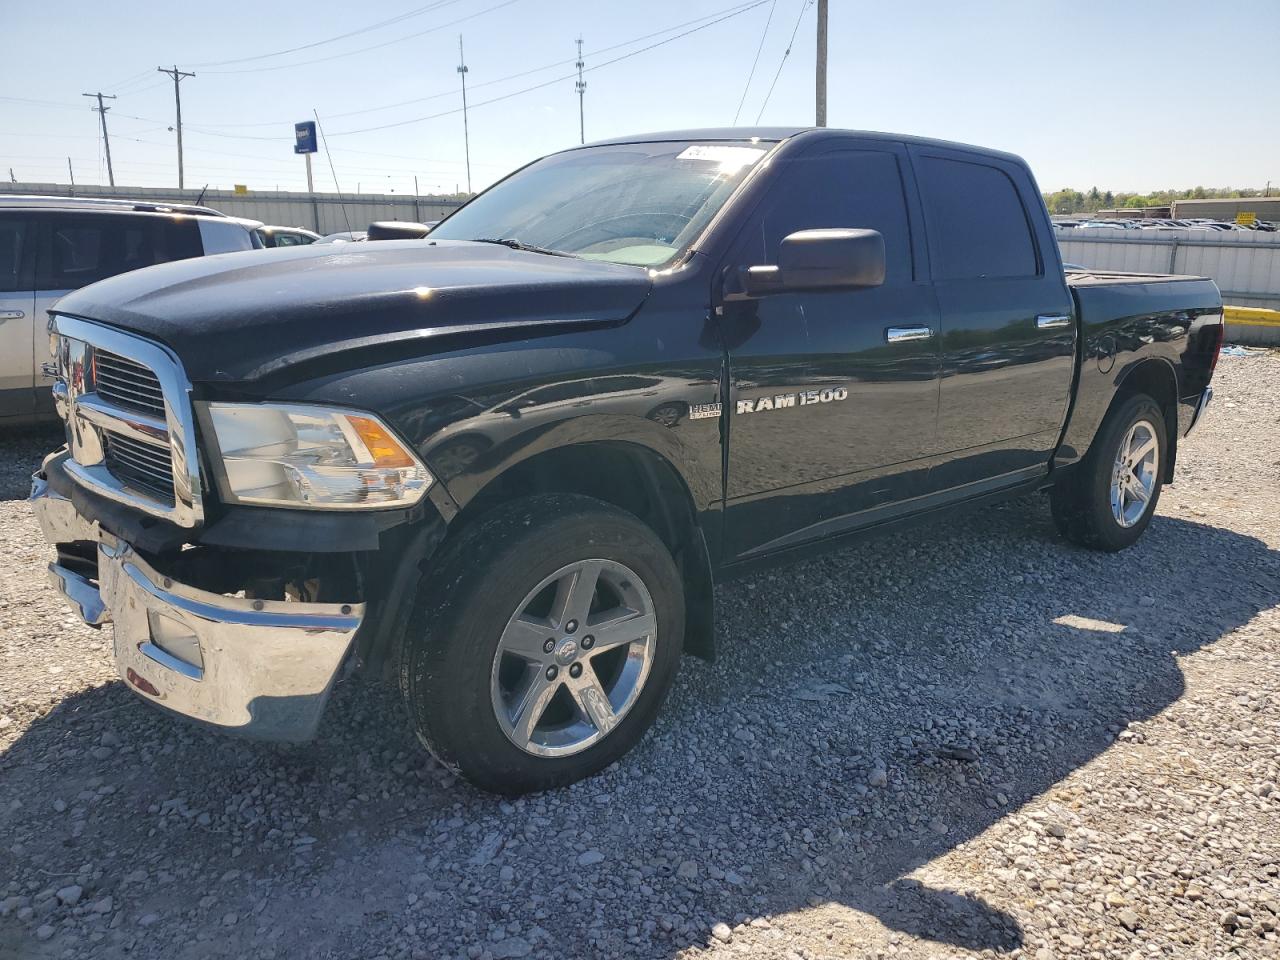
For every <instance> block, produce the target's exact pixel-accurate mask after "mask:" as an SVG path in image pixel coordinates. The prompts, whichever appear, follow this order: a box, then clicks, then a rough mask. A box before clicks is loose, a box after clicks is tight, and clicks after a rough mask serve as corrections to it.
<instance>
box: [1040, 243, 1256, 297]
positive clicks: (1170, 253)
mask: <svg viewBox="0 0 1280 960" xmlns="http://www.w3.org/2000/svg"><path fill="white" fill-rule="evenodd" d="M1054 233H1055V234H1057V237H1058V246H1059V247H1060V248H1061V249H1062V259H1063V260H1065V261H1067V262H1068V263H1078V264H1080V265H1081V266H1083V267H1092V268H1094V269H1098V270H1122V271H1128V272H1131V273H1179V274H1190V275H1193V276H1200V277H1209V278H1210V279H1212V280H1213V281H1214V282H1215V283H1217V284H1218V287H1219V289H1221V290H1222V299H1223V302H1225V303H1231V304H1235V305H1236V306H1241V307H1269V308H1271V309H1273V310H1274V309H1280V233H1262V232H1258V231H1251V230H1250V231H1232V232H1230V233H1210V232H1208V231H1205V230H1109V229H1105V228H1103V227H1094V228H1091V229H1088V230H1078V229H1075V228H1072V227H1057V228H1055V229H1054Z"/></svg>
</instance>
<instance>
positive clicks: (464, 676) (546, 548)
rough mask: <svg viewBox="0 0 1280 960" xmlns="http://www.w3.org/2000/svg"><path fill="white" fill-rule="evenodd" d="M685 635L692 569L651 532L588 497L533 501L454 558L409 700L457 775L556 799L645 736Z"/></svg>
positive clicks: (435, 579)
mask: <svg viewBox="0 0 1280 960" xmlns="http://www.w3.org/2000/svg"><path fill="white" fill-rule="evenodd" d="M683 631H684V597H683V593H682V588H681V580H680V575H679V571H678V570H677V569H676V565H675V562H674V561H673V560H672V558H671V554H670V552H669V551H668V550H667V548H666V547H665V546H664V545H663V543H662V541H661V540H659V539H658V537H657V536H656V535H655V534H654V533H653V531H652V530H650V529H649V527H647V526H645V524H643V523H642V522H640V520H639V519H637V518H636V517H634V516H632V515H631V514H628V513H626V512H624V511H622V510H619V509H618V508H616V507H613V506H611V505H609V504H606V503H603V502H601V501H598V500H593V499H590V498H587V497H580V496H564V495H548V496H536V497H530V498H528V499H525V500H521V501H518V502H516V503H513V504H509V505H507V506H504V507H501V508H498V509H497V510H495V511H493V512H492V513H490V514H488V515H486V516H484V517H481V518H479V519H478V520H476V521H475V523H474V524H473V525H472V526H471V527H469V528H468V529H466V530H464V531H463V533H462V534H461V536H459V537H458V538H457V540H456V541H454V542H453V543H452V544H450V545H448V546H447V547H446V548H445V550H444V552H443V554H442V555H441V557H440V559H439V560H438V562H437V563H436V564H435V567H434V573H433V575H430V576H429V577H428V578H427V579H426V580H425V581H424V587H423V594H422V596H421V597H420V598H419V600H418V605H417V608H416V609H415V612H414V616H413V617H412V619H411V621H410V625H409V631H408V636H407V638H406V650H405V656H403V657H402V658H401V664H402V673H401V680H402V688H403V691H404V694H405V698H406V702H407V705H408V708H409V712H410V715H411V717H412V719H413V722H414V726H415V729H416V731H417V733H418V736H419V738H420V739H421V740H422V742H423V743H424V744H426V746H427V747H428V749H430V750H431V752H432V753H433V754H434V755H435V756H436V758H437V759H439V760H440V761H441V762H442V763H444V764H445V765H446V766H448V767H450V768H451V769H453V770H455V771H457V772H459V773H461V774H462V775H463V776H465V777H466V778H467V779H468V780H470V781H472V782H473V783H475V784H476V785H477V786H479V787H481V788H483V789H486V790H492V791H495V792H499V793H508V794H518V793H526V792H529V791H534V790H544V789H548V788H550V787H555V786H561V785H564V784H567V783H572V782H573V781H575V780H579V779H581V778H583V777H586V776H589V775H591V774H593V773H595V772H597V771H599V770H601V769H603V768H604V767H606V766H608V765H609V764H610V763H613V762H614V761H615V760H617V759H618V758H619V757H621V756H622V755H623V754H624V753H626V752H627V751H628V750H630V749H631V747H632V746H634V745H635V744H636V743H637V742H638V741H639V740H640V738H641V737H643V735H644V733H645V731H646V730H647V729H648V728H649V726H650V725H651V724H652V723H653V720H654V718H655V717H656V715H657V713H658V710H659V708H660V707H661V705H662V702H663V700H664V699H665V697H666V694H667V691H668V689H669V688H670V686H671V682H672V680H673V679H674V677H675V673H676V668H677V666H678V665H679V659H680V651H681V647H682V644H683Z"/></svg>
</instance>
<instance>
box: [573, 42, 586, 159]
mask: <svg viewBox="0 0 1280 960" xmlns="http://www.w3.org/2000/svg"><path fill="white" fill-rule="evenodd" d="M577 66H578V82H577V83H575V84H574V89H576V90H577V91H578V142H579V143H586V142H587V128H586V123H585V121H584V120H583V115H582V97H583V94H585V93H586V92H587V82H586V81H585V80H583V79H582V66H583V64H582V35H581V34H579V35H578V64H577Z"/></svg>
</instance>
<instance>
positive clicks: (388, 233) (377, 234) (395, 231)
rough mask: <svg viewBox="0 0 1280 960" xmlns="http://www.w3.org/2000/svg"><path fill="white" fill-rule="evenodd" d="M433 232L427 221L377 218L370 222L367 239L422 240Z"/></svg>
mask: <svg viewBox="0 0 1280 960" xmlns="http://www.w3.org/2000/svg"><path fill="white" fill-rule="evenodd" d="M430 232H431V227H429V226H427V224H425V223H413V222H412V221H409V220H375V221H374V222H373V223H371V224H369V229H368V231H367V233H366V234H365V239H366V240H420V239H422V238H423V237H425V236H426V235H427V234H428V233H430Z"/></svg>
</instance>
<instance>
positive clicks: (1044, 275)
mask: <svg viewBox="0 0 1280 960" xmlns="http://www.w3.org/2000/svg"><path fill="white" fill-rule="evenodd" d="M912 159H913V162H914V166H915V171H916V176H917V178H918V182H919V185H920V202H921V206H922V207H923V208H924V217H925V225H926V226H927V228H928V231H929V255H930V263H931V264H932V268H933V278H934V288H935V290H936V291H937V296H938V306H939V309H940V311H941V315H942V383H941V387H940V390H939V397H940V400H939V405H938V411H939V413H938V441H939V445H940V447H941V450H942V453H943V454H944V455H945V457H944V458H943V459H942V460H940V462H939V463H938V464H937V466H936V467H935V470H934V474H933V476H932V478H931V482H930V486H931V488H932V489H934V490H938V491H941V490H947V489H951V488H955V487H960V486H965V485H967V484H971V483H978V482H981V483H991V482H995V483H997V484H999V483H1000V482H1001V480H1002V479H1003V480H1004V481H1007V482H1008V483H1016V482H1017V481H1018V480H1020V479H1024V478H1025V477H1027V476H1028V475H1034V474H1036V473H1038V472H1040V471H1043V470H1045V469H1047V467H1048V461H1049V456H1050V455H1051V453H1052V451H1053V449H1054V446H1055V445H1056V444H1057V442H1058V438H1059V436H1060V434H1061V431H1062V425H1063V423H1064V421H1065V419H1066V415H1067V408H1068V406H1069V404H1070V402H1071V382H1072V379H1073V377H1074V375H1075V342H1076V327H1075V321H1074V313H1075V310H1074V307H1073V304H1072V299H1071V294H1070V292H1069V291H1068V290H1067V286H1066V282H1065V280H1064V279H1063V274H1062V268H1061V264H1060V262H1059V259H1058V254H1057V249H1056V241H1055V240H1054V239H1053V237H1052V235H1046V234H1047V231H1048V229H1049V228H1048V226H1047V217H1046V216H1045V215H1044V214H1043V213H1042V212H1041V211H1042V210H1043V203H1042V201H1041V200H1040V196H1039V193H1038V191H1037V190H1036V187H1035V183H1034V181H1033V180H1032V178H1031V177H1030V175H1029V174H1028V173H1027V170H1026V168H1025V167H1023V166H1022V165H1021V164H1017V163H1013V162H1009V161H1005V160H1002V159H1000V158H994V157H990V156H980V155H975V154H970V153H966V152H964V151H956V150H946V149H944V148H934V147H915V148H913V149H912ZM1033 213H1034V214H1036V215H1034V216H1033Z"/></svg>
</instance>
